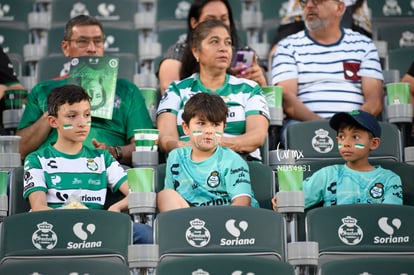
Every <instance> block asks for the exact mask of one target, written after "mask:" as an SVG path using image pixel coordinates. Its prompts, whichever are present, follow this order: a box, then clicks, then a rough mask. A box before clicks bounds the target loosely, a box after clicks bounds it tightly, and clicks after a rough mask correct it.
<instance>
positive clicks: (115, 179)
mask: <svg viewBox="0 0 414 275" xmlns="http://www.w3.org/2000/svg"><path fill="white" fill-rule="evenodd" d="M47 110H48V113H49V115H48V121H49V124H50V126H51V127H53V128H56V129H57V132H58V139H57V141H56V143H54V144H50V145H49V146H48V147H46V148H44V149H40V150H37V151H35V152H32V153H31V154H29V155H28V156H27V157H26V159H25V163H24V170H25V175H24V191H23V196H24V198H25V199H28V200H29V203H30V206H31V209H32V211H41V210H50V209H55V208H93V209H103V207H104V204H105V199H106V192H107V188H108V187H110V188H111V189H112V191H113V192H116V191H118V190H119V191H121V192H122V193H123V194H124V195H125V198H123V199H121V200H120V201H118V202H116V203H114V204H112V205H111V206H110V207H109V208H108V210H110V211H115V212H120V211H124V210H127V209H128V193H129V187H128V182H127V180H126V179H127V176H126V173H125V171H124V170H123V168H122V167H121V166H120V164H119V163H118V162H117V161H116V160H115V159H114V158H113V157H112V155H111V154H110V153H109V152H108V151H106V150H100V149H95V148H89V147H86V146H83V144H82V143H83V141H84V140H85V139H86V137H87V136H88V134H89V130H90V126H91V106H90V97H89V96H88V94H87V93H86V92H85V90H84V89H83V88H82V87H80V86H75V85H66V86H62V87H58V88H55V89H53V90H52V91H51V93H50V95H49V97H48V100H47ZM91 198H93V199H91ZM133 231H134V243H152V242H153V236H152V235H153V234H152V229H151V227H149V226H147V225H143V224H134V229H133Z"/></svg>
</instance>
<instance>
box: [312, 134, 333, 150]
mask: <svg viewBox="0 0 414 275" xmlns="http://www.w3.org/2000/svg"><path fill="white" fill-rule="evenodd" d="M315 134H316V136H314V137H313V138H312V147H313V149H314V150H315V151H316V152H318V153H321V154H326V153H329V152H330V151H332V149H333V147H334V141H333V139H332V138H331V137H330V136H329V131H327V130H325V129H319V130H316V131H315Z"/></svg>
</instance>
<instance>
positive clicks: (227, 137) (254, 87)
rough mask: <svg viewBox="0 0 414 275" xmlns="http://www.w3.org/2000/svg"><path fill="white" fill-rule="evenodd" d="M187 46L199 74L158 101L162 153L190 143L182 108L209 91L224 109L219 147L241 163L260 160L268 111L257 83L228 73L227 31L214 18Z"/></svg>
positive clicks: (229, 48) (174, 86) (179, 83)
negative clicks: (233, 153) (237, 155)
mask: <svg viewBox="0 0 414 275" xmlns="http://www.w3.org/2000/svg"><path fill="white" fill-rule="evenodd" d="M189 43H190V44H189V46H190V48H191V51H192V54H193V55H194V58H195V59H196V60H197V66H198V70H197V71H198V73H194V74H192V75H191V76H190V77H187V78H185V79H183V80H181V81H175V82H173V83H172V84H171V85H170V86H169V87H168V88H167V90H166V93H165V95H164V96H163V98H162V99H161V102H160V104H159V107H158V118H157V126H158V129H159V145H160V148H161V150H163V151H164V152H165V153H169V152H170V151H171V150H172V149H174V148H177V147H183V146H188V145H190V144H189V142H188V139H187V137H185V136H184V132H183V130H182V121H183V120H182V117H181V115H182V113H183V110H184V106H185V104H186V102H187V101H188V99H189V98H190V97H191V96H193V95H194V94H196V93H211V94H218V95H220V96H221V97H222V98H223V99H224V101H225V102H226V104H227V106H228V108H229V112H228V114H227V120H226V128H225V129H224V136H223V137H222V139H221V145H223V146H226V147H229V148H231V149H233V150H234V151H236V152H238V153H240V154H242V155H243V156H245V157H246V159H261V156H260V152H259V150H258V148H259V147H260V146H261V145H262V144H263V143H264V141H265V138H266V135H267V129H268V126H269V122H268V119H269V110H268V106H267V103H266V100H265V98H264V96H263V94H262V89H261V88H260V86H259V85H258V84H257V83H256V82H254V81H251V80H248V79H245V78H237V77H235V76H232V75H230V74H228V73H227V69H228V68H229V67H230V63H231V59H232V54H233V50H232V38H231V34H230V30H229V28H228V27H227V25H226V24H225V23H223V22H221V21H218V20H208V21H205V22H202V23H200V24H199V25H198V26H197V27H196V28H195V29H194V31H193V33H192V35H191V37H190V39H189Z"/></svg>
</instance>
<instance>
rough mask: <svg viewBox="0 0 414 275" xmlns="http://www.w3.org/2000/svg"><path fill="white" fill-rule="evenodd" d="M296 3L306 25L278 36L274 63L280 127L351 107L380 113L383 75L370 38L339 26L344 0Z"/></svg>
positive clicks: (273, 81)
mask: <svg viewBox="0 0 414 275" xmlns="http://www.w3.org/2000/svg"><path fill="white" fill-rule="evenodd" d="M300 4H301V6H302V9H303V16H304V20H305V26H306V29H305V30H303V31H300V32H298V33H296V34H293V35H290V36H288V37H287V38H285V39H283V40H281V41H280V42H279V45H278V48H277V51H276V54H275V55H274V58H273V63H272V83H273V84H274V85H279V86H282V87H283V91H284V92H283V109H284V112H285V113H286V115H287V118H288V121H286V123H285V125H284V128H286V126H287V125H289V123H294V122H295V121H306V120H318V119H325V118H329V117H331V116H333V115H334V114H335V113H337V112H346V111H351V110H355V109H362V110H364V111H367V112H369V113H371V114H373V115H374V116H377V115H378V114H380V113H381V111H382V108H383V90H382V80H383V75H382V70H381V64H380V60H379V57H378V52H377V49H376V48H375V45H374V44H373V42H372V40H371V39H369V38H368V37H366V36H364V35H362V34H360V33H357V32H354V31H352V30H350V29H344V28H341V27H340V22H341V17H342V15H343V13H344V11H345V8H346V7H345V3H344V2H343V1H341V0H300ZM284 132H285V131H282V137H281V138H282V141H284Z"/></svg>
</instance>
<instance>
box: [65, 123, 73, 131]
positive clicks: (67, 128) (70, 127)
mask: <svg viewBox="0 0 414 275" xmlns="http://www.w3.org/2000/svg"><path fill="white" fill-rule="evenodd" d="M63 129H64V130H70V129H73V125H72V124H64V125H63Z"/></svg>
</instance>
